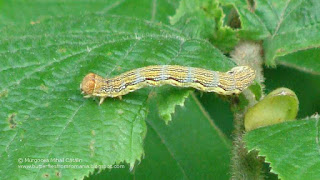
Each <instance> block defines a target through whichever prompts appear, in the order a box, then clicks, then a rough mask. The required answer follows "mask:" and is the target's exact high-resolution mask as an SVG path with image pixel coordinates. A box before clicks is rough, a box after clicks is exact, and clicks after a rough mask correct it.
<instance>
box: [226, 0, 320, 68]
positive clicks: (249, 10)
mask: <svg viewBox="0 0 320 180" xmlns="http://www.w3.org/2000/svg"><path fill="white" fill-rule="evenodd" d="M226 3H227V4H228V3H229V4H230V3H231V4H233V5H235V7H236V9H237V11H238V13H239V15H240V20H241V27H242V28H241V30H240V32H239V34H240V36H241V37H242V38H245V39H252V40H264V42H263V46H264V52H265V58H266V63H267V65H275V64H276V60H277V61H279V63H281V62H284V63H285V64H288V65H289V66H294V67H298V69H308V71H314V70H315V69H314V68H312V65H313V64H316V65H315V66H316V67H318V66H319V61H317V60H316V59H314V58H312V57H308V58H306V56H303V55H304V54H299V53H300V51H302V50H306V49H312V48H317V47H319V46H320V35H319V33H318V32H319V26H320V18H319V16H320V11H319V8H320V1H318V0H297V1H290V0H283V1H278V0H256V1H254V6H253V7H252V6H250V5H248V4H247V3H246V1H241V0H227V2H226ZM291 53H294V54H295V55H290V56H291V57H290V59H291V58H294V59H292V60H288V59H289V58H282V57H283V56H286V55H288V54H291ZM309 55H310V53H309ZM295 56H296V57H295ZM301 57H304V58H301ZM284 59H286V60H284ZM298 61H299V63H297V62H298ZM309 69H310V70H309ZM316 72H319V69H316Z"/></svg>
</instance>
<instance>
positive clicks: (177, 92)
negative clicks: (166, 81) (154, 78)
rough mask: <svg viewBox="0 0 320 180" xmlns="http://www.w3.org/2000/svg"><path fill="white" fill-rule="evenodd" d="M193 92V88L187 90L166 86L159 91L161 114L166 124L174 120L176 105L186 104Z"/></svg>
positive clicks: (158, 101)
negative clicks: (172, 115)
mask: <svg viewBox="0 0 320 180" xmlns="http://www.w3.org/2000/svg"><path fill="white" fill-rule="evenodd" d="M191 92H192V90H190V91H185V90H181V88H172V87H164V88H161V89H160V90H158V91H157V94H158V95H157V104H158V109H159V114H160V117H161V118H162V119H163V120H165V122H166V124H168V123H169V121H171V120H172V117H171V114H173V113H174V112H175V108H176V106H177V105H179V106H184V102H185V100H186V98H187V97H189V94H190V93H191Z"/></svg>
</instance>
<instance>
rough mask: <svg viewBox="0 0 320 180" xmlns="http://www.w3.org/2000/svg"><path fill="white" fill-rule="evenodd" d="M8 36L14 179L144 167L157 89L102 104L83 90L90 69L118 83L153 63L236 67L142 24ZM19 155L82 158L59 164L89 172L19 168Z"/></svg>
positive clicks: (8, 171) (69, 26)
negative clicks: (113, 167) (125, 75)
mask: <svg viewBox="0 0 320 180" xmlns="http://www.w3.org/2000/svg"><path fill="white" fill-rule="evenodd" d="M1 35H2V36H1V37H0V59H2V60H1V66H0V67H1V68H0V79H1V83H0V94H2V95H1V97H0V104H1V105H0V109H1V111H0V119H2V121H1V123H0V131H1V133H0V137H1V145H0V154H1V159H2V162H1V163H0V169H2V171H1V172H0V176H1V177H3V178H5V179H12V178H17V177H19V176H23V177H25V178H40V177H47V176H49V177H52V178H53V177H56V176H61V177H63V178H67V179H71V178H77V179H80V178H82V177H83V176H85V175H87V174H88V173H89V172H92V171H93V170H94V169H95V167H91V165H112V164H115V163H120V162H126V163H129V164H130V166H131V167H133V165H134V163H135V161H136V160H138V161H140V160H141V155H142V154H143V147H142V145H143V139H144V137H145V134H146V124H145V121H144V120H145V118H146V116H147V104H148V97H149V94H150V88H145V89H141V90H138V91H136V92H133V93H130V94H128V95H126V96H125V97H123V100H122V101H121V100H119V99H112V98H109V99H107V100H106V101H105V102H104V103H103V104H102V105H101V106H98V102H97V101H93V100H92V99H84V98H83V97H82V95H81V94H80V90H79V84H80V82H81V80H82V78H83V77H84V76H85V75H86V74H87V73H89V72H94V73H97V74H100V75H102V76H105V77H111V76H115V75H118V74H120V73H122V72H125V71H128V70H131V69H134V68H138V67H143V66H147V65H151V64H180V65H185V66H195V67H202V68H207V69H212V70H219V71H226V70H228V69H229V68H231V67H232V66H234V63H233V62H232V61H231V60H230V59H228V58H226V57H225V56H223V55H222V54H221V53H220V51H218V50H217V49H215V48H214V47H213V46H212V45H211V44H209V43H208V42H206V41H203V40H196V39H190V38H188V37H186V36H184V35H182V34H181V33H180V32H179V31H178V30H175V29H173V28H170V27H168V26H163V25H159V24H153V23H151V22H148V21H144V20H138V19H135V18H127V17H119V16H102V15H93V14H91V15H90V16H89V15H84V16H63V17H58V18H49V19H46V20H43V21H40V23H38V24H34V25H29V26H26V27H21V26H19V28H15V27H11V28H5V29H3V30H2V31H1ZM184 91H188V90H187V89H185V90H184ZM19 158H29V159H45V160H46V159H49V160H50V159H51V158H58V159H62V158H78V159H81V163H80V162H72V163H69V162H50V164H51V165H54V164H56V165H87V166H89V168H80V169H76V168H41V169H39V168H29V169H28V168H23V167H21V168H19V167H18V165H47V164H48V163H47V162H37V163H35V162H22V163H21V164H19V161H18V160H19ZM23 160H24V161H25V159H23ZM17 171H19V173H16V172H17Z"/></svg>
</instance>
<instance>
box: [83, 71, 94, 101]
mask: <svg viewBox="0 0 320 180" xmlns="http://www.w3.org/2000/svg"><path fill="white" fill-rule="evenodd" d="M95 78H96V75H95V74H94V73H89V74H87V75H86V76H85V77H84V78H83V80H82V82H81V84H80V89H81V93H82V94H86V95H88V96H91V95H92V94H93V92H94V89H95V84H96V79H95Z"/></svg>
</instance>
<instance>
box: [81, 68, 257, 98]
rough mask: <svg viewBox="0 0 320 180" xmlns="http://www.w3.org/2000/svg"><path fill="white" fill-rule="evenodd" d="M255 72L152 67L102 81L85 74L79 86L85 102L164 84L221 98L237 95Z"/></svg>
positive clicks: (250, 80)
mask: <svg viewBox="0 0 320 180" xmlns="http://www.w3.org/2000/svg"><path fill="white" fill-rule="evenodd" d="M254 78H255V71H254V70H253V69H252V68H250V67H249V66H236V67H234V68H232V69H231V70H229V71H227V72H219V71H211V70H206V69H202V68H195V67H185V66H178V65H154V66H147V67H143V68H138V69H134V70H131V71H127V72H125V73H123V74H120V75H118V76H116V77H113V78H103V77H101V76H99V75H96V74H94V73H89V74H87V75H86V76H85V77H84V78H83V80H82V83H81V84H80V89H81V91H82V94H85V96H84V97H85V98H89V97H93V96H97V97H100V103H99V104H101V103H103V101H104V99H105V98H107V97H112V98H114V97H119V98H120V99H121V97H122V95H125V94H128V93H130V92H132V91H135V90H137V89H140V88H143V87H145V86H161V85H165V84H169V85H173V86H178V87H192V88H195V89H198V90H200V91H204V92H216V93H218V94H222V95H232V94H239V93H241V92H242V91H243V90H244V89H246V88H247V87H248V86H249V85H250V84H251V83H252V82H253V80H254Z"/></svg>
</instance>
